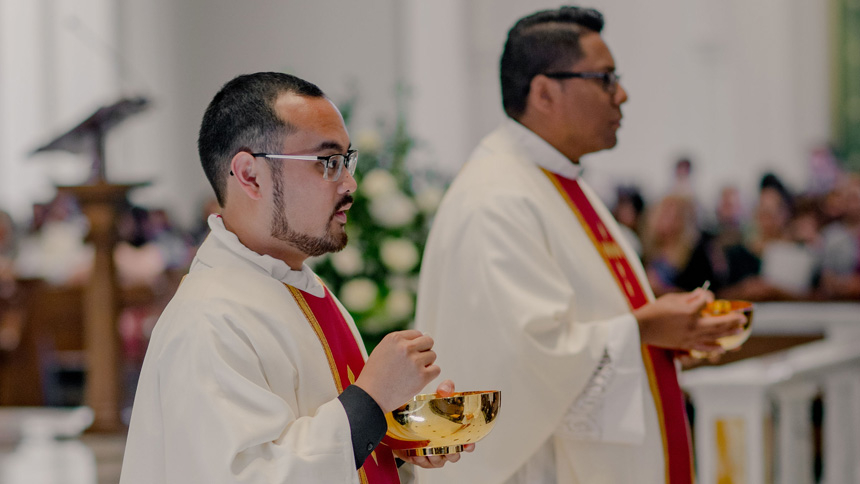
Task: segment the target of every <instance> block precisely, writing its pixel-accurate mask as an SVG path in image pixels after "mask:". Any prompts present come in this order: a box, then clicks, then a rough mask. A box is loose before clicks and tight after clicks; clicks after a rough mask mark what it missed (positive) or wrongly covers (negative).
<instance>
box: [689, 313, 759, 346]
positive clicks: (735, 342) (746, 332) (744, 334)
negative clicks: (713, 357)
mask: <svg viewBox="0 0 860 484" xmlns="http://www.w3.org/2000/svg"><path fill="white" fill-rule="evenodd" d="M733 312H740V313H743V315H744V316H746V318H747V322H746V323H744V326H743V331H741V332H740V333H738V334H733V335H731V336H724V337H722V338H720V339H718V340H717V343H719V344H720V346H722V347H723V349H724V350H733V349H735V348H737V347H739V346H740V345H742V344H744V342H745V341H746V340H747V339H749V337H750V333H752V321H753V304H752V303H751V302H749V301H741V300H729V299H716V300H714V301H713V302H710V303H708V305H707V306H705V308H704V309H702V312H701V314H702V316H721V315H723V314H729V313H733ZM690 355H692V356H693V357H696V358H705V357H707V356H708V355H707V354H706V353H704V352H701V351H696V350H693V351H690Z"/></svg>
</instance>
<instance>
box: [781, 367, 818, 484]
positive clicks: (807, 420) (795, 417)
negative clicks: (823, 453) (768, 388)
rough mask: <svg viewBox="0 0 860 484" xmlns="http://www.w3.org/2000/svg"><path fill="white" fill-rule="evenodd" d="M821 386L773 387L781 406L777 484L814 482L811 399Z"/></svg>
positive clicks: (803, 382) (798, 383)
mask: <svg viewBox="0 0 860 484" xmlns="http://www.w3.org/2000/svg"><path fill="white" fill-rule="evenodd" d="M817 393H818V386H817V385H816V384H815V383H813V382H810V381H800V382H796V383H790V384H787V385H785V386H780V387H777V388H775V389H774V396H775V398H776V403H777V406H778V410H777V414H778V415H779V425H778V428H777V438H776V441H777V451H776V460H777V464H776V479H775V482H776V483H777V484H812V483H813V481H814V477H815V476H814V475H813V466H812V464H813V449H812V417H811V415H812V399H813V398H814V397H815V395H816V394H817Z"/></svg>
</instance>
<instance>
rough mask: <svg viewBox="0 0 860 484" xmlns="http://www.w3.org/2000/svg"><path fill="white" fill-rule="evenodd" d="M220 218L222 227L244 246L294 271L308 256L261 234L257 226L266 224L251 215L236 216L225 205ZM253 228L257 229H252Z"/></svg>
mask: <svg viewBox="0 0 860 484" xmlns="http://www.w3.org/2000/svg"><path fill="white" fill-rule="evenodd" d="M221 219H222V220H223V222H224V228H226V229H227V230H229V231H230V232H232V233H234V234H235V235H236V237H238V238H239V242H241V243H242V245H244V246H245V247H247V248H249V249H251V250H252V251H254V252H256V253H258V254H260V255H268V256H270V257H273V258H275V259H278V260H281V261H283V262H284V263H285V264H287V265H288V266H289V267H290V269H292V270H294V271H300V270H302V264H304V262H305V260H306V259H307V258H308V256H307V254H305V253H303V252H301V251H299V250H297V249H296V248H295V247H293V246H292V245H290V244H288V243H286V242H283V241H281V240H277V239H275V238H274V237H272V236H271V235H268V234H266V235H261V234H260V233H259V227H261V226H267V224H266V223H265V222H264V221H255V220H254V218H253V217H248V216H239V217H237V216H235V214H234V213H233V212H232V211H231V210H228V209H227V207H224V209H223V211H222V213H221ZM255 228H257V229H256V230H254V229H255Z"/></svg>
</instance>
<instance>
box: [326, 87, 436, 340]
mask: <svg viewBox="0 0 860 484" xmlns="http://www.w3.org/2000/svg"><path fill="white" fill-rule="evenodd" d="M354 105H355V98H354V97H353V99H351V100H350V101H348V102H347V103H345V104H344V105H342V106H341V112H342V113H343V116H344V119H345V120H346V122H347V124H348V123H349V118H350V114H351V113H352V111H353V107H354ZM353 139H354V143H355V145H356V147H357V149H358V151H359V161H358V166H357V168H356V174H355V177H356V179H357V181H358V190H357V192H356V193H355V194H354V197H355V201H354V203H353V205H352V208H351V209H350V211H349V222H348V223H347V225H346V231H347V235H348V237H349V243H348V244H347V246H346V248H344V249H343V250H342V251H340V252H337V253H334V254H327V255H325V256H322V257H319V258H316V259H314V260H313V261H312V265H313V268H314V271H315V272H316V273H317V274H318V275H319V276H320V277H321V278H322V279H323V281H325V283H326V285H327V286H328V287H329V290H331V291H332V292H333V293H334V294H336V295H337V297H338V298H339V299H340V301H341V302H342V303H343V305H344V306H345V307H346V308H347V310H349V312H350V313H351V314H352V315H353V317H354V318H355V321H356V325H357V326H358V328H359V331H361V333H362V336H363V338H364V340H365V344H366V345H367V349H368V351H371V350H372V349H373V347H374V346H376V344H377V343H378V342H379V340H380V339H382V337H383V336H385V334H387V333H388V332H390V331H394V330H399V329H404V328H406V327H408V326H409V325H410V324H411V323H412V320H413V317H414V314H415V294H416V291H417V286H418V272H419V269H420V266H421V255H422V253H423V252H424V244H425V242H426V240H427V235H428V232H429V229H430V221H431V219H432V216H433V214H434V213H435V211H436V208H437V207H438V205H439V202H440V201H441V199H442V195H443V194H444V190H445V181H443V180H442V177H441V176H440V175H438V174H437V173H434V172H432V171H416V170H408V169H407V166H406V164H407V158H408V156H409V153H410V151H411V150H412V149H413V147H414V146H415V140H414V139H413V138H412V137H411V136H410V135H409V132H408V130H407V125H406V119H405V115H404V113H403V112H402V110H398V115H397V119H396V120H395V122H394V125H393V126H388V127H386V126H385V124H384V123H379V129H378V130H367V131H364V132H360V133H358V135H357V136H355V137H354V138H353Z"/></svg>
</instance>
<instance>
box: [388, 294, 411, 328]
mask: <svg viewBox="0 0 860 484" xmlns="http://www.w3.org/2000/svg"><path fill="white" fill-rule="evenodd" d="M414 309H415V302H414V300H413V297H412V293H411V292H409V291H406V290H403V289H395V290H393V291H391V292H390V293H388V297H387V298H386V299H385V312H387V313H388V317H389V318H391V319H392V320H396V321H399V320H402V319H405V318H408V317H411V316H412V311H413V310H414Z"/></svg>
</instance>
